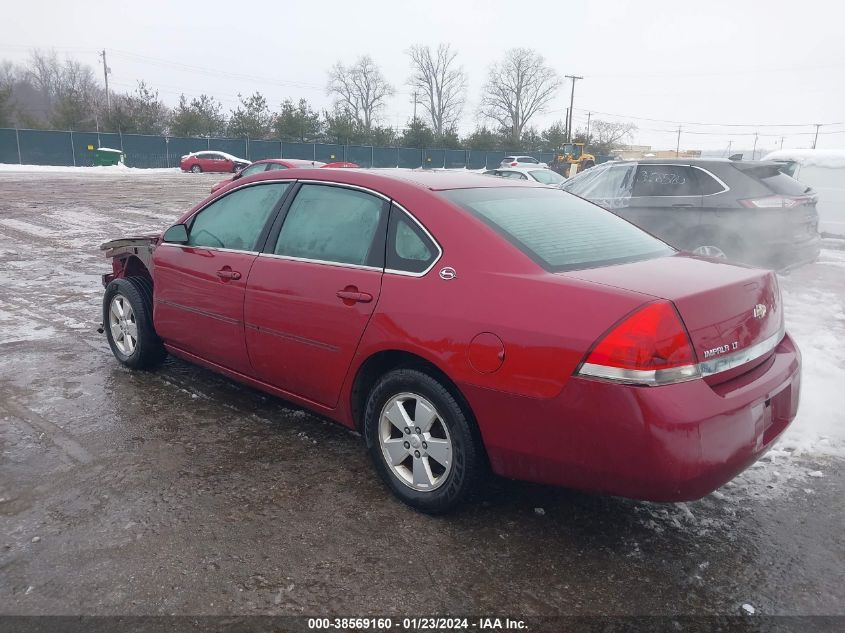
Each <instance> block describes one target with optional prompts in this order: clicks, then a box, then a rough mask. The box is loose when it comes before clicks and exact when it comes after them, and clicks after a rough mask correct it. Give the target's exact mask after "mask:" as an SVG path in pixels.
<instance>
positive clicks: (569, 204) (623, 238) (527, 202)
mask: <svg viewBox="0 0 845 633" xmlns="http://www.w3.org/2000/svg"><path fill="white" fill-rule="evenodd" d="M442 195H444V196H445V197H446V198H448V199H449V200H451V201H452V202H455V203H457V204H458V205H460V206H461V207H463V208H464V209H466V210H468V211H469V212H470V213H472V214H474V215H475V216H476V217H478V218H480V219H481V220H483V221H484V222H486V223H487V224H489V225H490V226H491V227H493V228H494V229H495V230H496V231H498V232H499V233H500V234H501V235H503V236H504V237H505V238H506V239H508V240H509V241H510V242H512V243H513V244H514V245H516V246H517V247H518V248H519V249H520V250H522V251H523V252H524V253H525V254H526V255H528V256H529V257H531V258H532V259H533V260H534V261H536V262H537V263H538V264H540V265H541V266H543V267H544V268H545V269H546V270H549V271H552V272H558V271H562V270H574V269H578V268H594V267H596V266H604V265H609V264H615V263H623V262H628V261H635V260H638V259H648V258H651V257H659V256H662V255H668V254H670V253H673V252H674V249H672V248H671V247H669V246H667V245H666V244H665V243H663V242H661V241H660V240H658V239H657V238H654V237H652V236H651V235H649V234H648V233H646V232H644V231H641V230H640V229H638V228H637V227H635V226H634V225H633V224H629V223H628V222H626V221H625V220H623V219H621V218H619V217H617V216H615V215H613V214H612V213H610V212H608V211H605V210H603V209H602V208H600V207H597V206H596V205H594V204H591V203H589V202H586V201H585V200H581V199H580V198H577V197H575V196H571V195H568V194H566V193H565V192H563V191H559V190H554V189H544V188H537V189H532V188H524V189H523V188H521V187H520V188H518V189H517V188H510V187H497V188H495V189H455V190H451V191H444V192H443V193H442ZM492 256H495V255H492Z"/></svg>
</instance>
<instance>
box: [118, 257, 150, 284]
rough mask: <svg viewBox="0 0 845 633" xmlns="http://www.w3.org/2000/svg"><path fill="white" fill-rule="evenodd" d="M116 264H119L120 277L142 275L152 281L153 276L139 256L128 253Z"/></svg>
mask: <svg viewBox="0 0 845 633" xmlns="http://www.w3.org/2000/svg"><path fill="white" fill-rule="evenodd" d="M118 265H119V266H120V277H143V278H145V279H147V280H148V281H149V282H150V283H153V276H152V275H151V274H150V271H149V269H148V268H147V267H146V266H145V265H144V262H142V261H141V259H140V258H139V257H135V256H134V255H130V256H129V257H125V258H122V259H121V260H120V261H119V263H118Z"/></svg>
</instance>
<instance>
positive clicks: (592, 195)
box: [563, 163, 635, 204]
mask: <svg viewBox="0 0 845 633" xmlns="http://www.w3.org/2000/svg"><path fill="white" fill-rule="evenodd" d="M605 165H607V166H605ZM605 165H599V166H598V167H593V168H592V169H589V170H587V171H584V172H581V173H580V174H578V175H577V176H575V177H574V178H572V179H571V180H569V181H567V183H566V184H565V185H564V186H563V188H564V189H565V190H566V191H569V192H570V193H574V194H575V195H576V196H580V197H582V198H586V199H587V200H592V201H593V202H597V203H598V204H601V203H600V202H598V201H600V200H607V199H613V198H627V197H630V195H631V189H632V187H633V184H634V168H635V165H634V164H632V163H622V164H620V165H612V164H610V163H605Z"/></svg>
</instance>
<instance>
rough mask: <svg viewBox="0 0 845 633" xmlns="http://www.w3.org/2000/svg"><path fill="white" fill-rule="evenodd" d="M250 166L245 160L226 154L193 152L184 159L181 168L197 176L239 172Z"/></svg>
mask: <svg viewBox="0 0 845 633" xmlns="http://www.w3.org/2000/svg"><path fill="white" fill-rule="evenodd" d="M249 164H250V162H249V161H248V160H246V159H245V158H238V157H237V156H232V155H231V154H227V153H226V152H192V153H190V154H186V155H185V156H183V157H182V159H181V160H180V161H179V168H180V169H181V170H182V171H192V172H194V173H195V174H198V173H200V172H202V171H222V172H238V171H240V170H241V169H243V168H244V167H247V166H248V165H249Z"/></svg>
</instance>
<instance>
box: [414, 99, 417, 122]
mask: <svg viewBox="0 0 845 633" xmlns="http://www.w3.org/2000/svg"><path fill="white" fill-rule="evenodd" d="M414 127H417V91H416V90H414Z"/></svg>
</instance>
